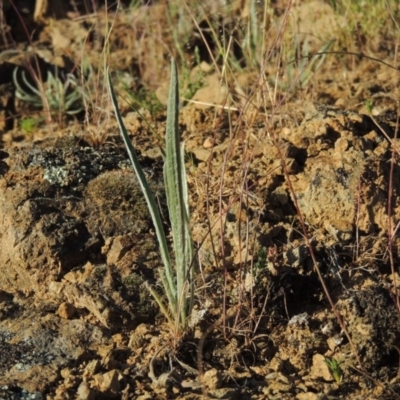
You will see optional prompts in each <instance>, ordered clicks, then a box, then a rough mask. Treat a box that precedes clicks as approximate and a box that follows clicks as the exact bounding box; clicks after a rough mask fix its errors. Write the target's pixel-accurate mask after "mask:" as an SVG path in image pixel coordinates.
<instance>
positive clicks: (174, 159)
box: [107, 60, 194, 333]
mask: <svg viewBox="0 0 400 400" xmlns="http://www.w3.org/2000/svg"><path fill="white" fill-rule="evenodd" d="M107 75H108V87H109V91H110V95H111V100H112V103H113V107H114V111H115V115H116V118H117V121H118V125H119V129H120V133H121V136H122V138H123V140H124V143H125V146H126V148H127V151H128V154H129V158H130V160H131V162H132V165H133V169H134V170H135V173H136V176H137V178H138V181H139V184H140V187H141V189H142V192H143V194H144V196H145V199H146V202H147V205H148V208H149V211H150V214H151V217H152V220H153V223H154V226H155V229H156V234H157V239H158V242H159V245H160V252H161V258H162V261H163V264H164V268H163V269H162V271H161V281H162V284H163V288H164V292H165V293H164V294H165V297H164V298H162V297H161V296H160V295H159V293H158V292H156V290H155V289H154V288H153V287H152V286H150V284H148V283H147V287H148V289H149V291H150V293H151V294H152V295H153V297H154V299H155V300H156V302H157V304H158V305H159V307H160V309H161V311H162V312H163V314H164V315H165V316H166V318H167V319H168V322H169V324H170V325H171V327H172V328H173V330H174V332H175V333H181V332H182V331H183V330H184V329H185V327H186V326H187V323H188V317H190V315H191V312H192V308H193V298H194V284H193V268H191V264H192V260H193V254H194V250H193V241H192V236H191V231H190V226H189V201H188V189H187V180H186V171H185V163H184V146H183V144H181V143H180V135H179V127H178V109H179V89H178V73H177V68H176V63H175V61H174V60H172V62H171V83H170V88H169V98H168V111H167V128H166V138H165V140H166V150H165V153H164V154H163V156H164V171H163V173H164V183H165V191H166V197H167V206H168V213H169V217H170V220H171V228H172V235H173V250H174V263H175V267H174V268H173V267H172V262H171V257H170V253H169V249H168V245H167V238H166V234H165V232H164V229H163V226H162V220H161V216H160V212H159V209H158V207H157V203H156V201H155V199H154V195H153V193H152V192H151V190H150V187H149V185H148V183H147V181H146V178H145V175H144V173H143V170H142V168H141V166H140V163H139V159H138V157H137V155H136V151H135V149H134V147H133V145H132V143H131V141H130V139H129V136H128V133H127V130H126V128H125V126H124V123H123V121H122V117H121V113H120V112H119V108H118V102H117V98H116V96H115V92H114V89H113V86H112V83H111V77H110V74H109V72H108V74H107ZM165 299H166V301H167V303H168V304H166V301H165Z"/></svg>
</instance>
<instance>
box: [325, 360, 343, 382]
mask: <svg viewBox="0 0 400 400" xmlns="http://www.w3.org/2000/svg"><path fill="white" fill-rule="evenodd" d="M325 363H326V365H327V366H328V368H329V371H330V373H331V375H332V376H333V378H334V379H335V381H336V383H337V384H338V385H340V384H341V383H342V379H343V370H342V368H341V367H340V365H341V364H342V363H343V361H342V360H336V359H335V358H333V357H332V358H328V357H325Z"/></svg>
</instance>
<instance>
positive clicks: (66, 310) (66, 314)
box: [57, 302, 76, 319]
mask: <svg viewBox="0 0 400 400" xmlns="http://www.w3.org/2000/svg"><path fill="white" fill-rule="evenodd" d="M75 313H76V308H75V307H74V306H73V304H71V303H67V302H64V303H61V304H60V306H59V307H58V310H57V314H58V315H59V316H60V317H61V318H65V319H71V318H72V317H73V316H74V315H75Z"/></svg>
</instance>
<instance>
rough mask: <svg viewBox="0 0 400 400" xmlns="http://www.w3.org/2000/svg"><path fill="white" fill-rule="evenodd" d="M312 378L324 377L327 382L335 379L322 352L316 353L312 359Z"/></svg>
mask: <svg viewBox="0 0 400 400" xmlns="http://www.w3.org/2000/svg"><path fill="white" fill-rule="evenodd" d="M310 377H311V378H312V379H318V378H322V379H323V380H325V381H326V382H331V381H333V377H332V374H331V372H330V371H329V368H328V365H327V364H326V362H325V357H324V356H323V355H322V354H315V355H314V356H313V360H312V367H311V371H310Z"/></svg>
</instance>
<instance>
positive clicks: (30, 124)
mask: <svg viewBox="0 0 400 400" xmlns="http://www.w3.org/2000/svg"><path fill="white" fill-rule="evenodd" d="M42 121H43V119H42V118H32V117H26V118H22V119H21V120H20V122H19V127H20V129H21V131H22V132H25V133H32V132H33V131H34V130H35V129H36V128H37V127H38V126H39V124H40V123H41V122H42Z"/></svg>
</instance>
